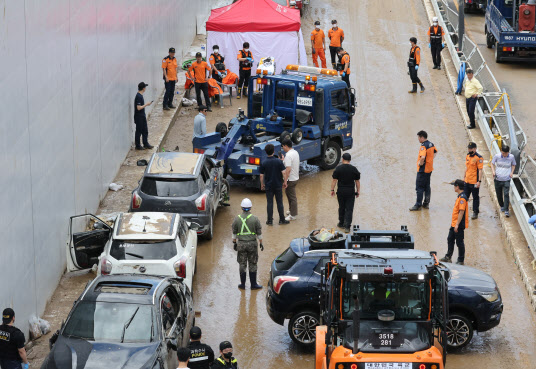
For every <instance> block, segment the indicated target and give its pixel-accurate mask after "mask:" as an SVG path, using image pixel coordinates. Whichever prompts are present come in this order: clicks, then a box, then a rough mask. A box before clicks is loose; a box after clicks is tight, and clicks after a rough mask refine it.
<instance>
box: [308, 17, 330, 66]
mask: <svg viewBox="0 0 536 369" xmlns="http://www.w3.org/2000/svg"><path fill="white" fill-rule="evenodd" d="M311 50H312V53H313V63H314V65H315V67H317V68H318V57H320V62H321V63H322V68H326V53H325V50H326V35H324V31H322V30H321V29H320V21H316V22H315V29H314V30H313V32H311Z"/></svg>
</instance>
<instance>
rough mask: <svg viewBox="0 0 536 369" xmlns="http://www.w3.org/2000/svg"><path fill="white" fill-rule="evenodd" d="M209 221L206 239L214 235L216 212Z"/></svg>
mask: <svg viewBox="0 0 536 369" xmlns="http://www.w3.org/2000/svg"><path fill="white" fill-rule="evenodd" d="M209 219H210V220H209V221H208V229H207V231H206V233H205V235H204V238H205V240H211V239H212V237H214V214H212V215H211V217H210V218H209Z"/></svg>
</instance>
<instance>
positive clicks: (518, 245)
mask: <svg viewBox="0 0 536 369" xmlns="http://www.w3.org/2000/svg"><path fill="white" fill-rule="evenodd" d="M422 2H423V5H424V8H425V11H426V15H427V17H428V21H429V23H431V22H432V17H434V16H436V15H435V12H434V10H433V6H432V4H431V0H422ZM444 60H445V59H444ZM449 64H450V65H449V66H450V67H453V63H452V59H449ZM444 69H445V72H446V73H447V79H448V80H449V84H450V87H451V89H452V92H453V93H454V94H455V92H456V90H457V78H456V77H454V76H453V75H452V74H451V71H450V70H449V68H448V67H445V68H444ZM454 99H455V100H456V105H457V106H458V110H459V111H460V115H461V116H462V118H463V122H464V126H467V125H468V123H469V116H468V115H467V111H466V110H465V107H462V103H461V100H462V99H463V98H462V97H460V96H459V95H456V94H455V95H454ZM464 129H465V131H466V132H467V135H468V136H469V138H470V139H471V141H484V140H483V139H481V138H480V137H477V135H476V134H475V133H473V132H472V130H470V129H467V128H466V127H464ZM479 132H480V131H479ZM486 149H488V148H487V147H486ZM483 172H484V180H485V183H486V186H487V188H488V192H489V194H490V198H491V199H492V202H493V203H494V205H495V208H496V210H497V213H498V214H499V220H500V222H501V226H502V228H503V230H504V233H505V236H506V242H507V244H508V247H509V248H510V252H511V253H512V256H513V257H514V262H515V264H516V266H517V268H518V270H519V274H520V276H521V279H522V280H523V284H524V286H525V289H526V291H527V294H528V297H529V299H530V303H531V305H532V308H533V310H534V311H536V276H535V273H534V269H533V266H532V265H531V262H530V261H526V260H525V259H526V258H525V255H523V251H528V246H527V245H526V239H525V237H524V235H523V234H522V232H521V230H520V231H519V232H515V231H514V230H512V229H511V228H512V225H511V224H508V223H511V222H515V223H516V224H517V226H519V223H518V221H517V218H515V219H509V221H507V218H506V216H505V215H504V213H502V212H501V211H500V208H499V202H498V201H497V194H496V193H495V186H494V180H493V178H492V173H491V169H490V168H489V166H486V167H485V168H484V170H483ZM516 233H521V237H519V234H516Z"/></svg>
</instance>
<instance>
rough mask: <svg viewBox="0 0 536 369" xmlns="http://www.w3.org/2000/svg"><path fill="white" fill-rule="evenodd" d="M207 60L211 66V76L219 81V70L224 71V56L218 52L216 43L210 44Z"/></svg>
mask: <svg viewBox="0 0 536 369" xmlns="http://www.w3.org/2000/svg"><path fill="white" fill-rule="evenodd" d="M208 61H209V62H210V67H211V68H212V78H214V79H215V80H216V81H218V82H220V83H221V78H222V76H221V72H224V71H225V63H224V61H225V58H224V57H223V55H221V54H220V47H219V46H218V45H214V46H212V54H210V58H208Z"/></svg>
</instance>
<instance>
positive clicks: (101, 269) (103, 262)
mask: <svg viewBox="0 0 536 369" xmlns="http://www.w3.org/2000/svg"><path fill="white" fill-rule="evenodd" d="M69 229H70V242H69V245H68V249H67V268H68V270H69V271H75V270H81V269H89V268H92V267H93V266H94V265H97V274H99V275H108V274H131V273H134V274H142V275H160V276H169V277H180V278H183V279H184V283H185V284H186V285H187V286H188V288H189V289H191V288H192V280H193V276H194V273H195V268H196V255H197V235H196V232H197V230H198V225H197V224H193V223H188V222H186V220H185V219H184V218H183V217H182V216H181V215H180V214H175V213H151V212H140V213H119V214H118V215H117V217H116V218H115V220H114V221H113V225H110V224H109V223H108V222H106V221H105V220H103V219H101V218H99V217H97V216H95V215H92V214H84V215H77V216H73V217H71V219H70V228H69Z"/></svg>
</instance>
